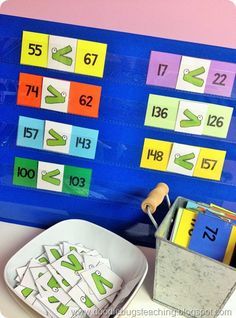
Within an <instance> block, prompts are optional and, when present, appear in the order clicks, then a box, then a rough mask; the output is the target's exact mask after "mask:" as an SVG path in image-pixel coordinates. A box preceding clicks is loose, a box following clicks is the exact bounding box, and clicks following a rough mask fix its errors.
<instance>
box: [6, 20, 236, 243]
mask: <svg viewBox="0 0 236 318" xmlns="http://www.w3.org/2000/svg"><path fill="white" fill-rule="evenodd" d="M23 30H27V31H32V32H39V33H46V34H52V35H58V36H65V37H70V38H77V39H85V40H90V41H97V42H102V43H107V45H108V47H107V56H106V62H105V70H104V77H103V78H96V77H92V76H84V75H78V74H74V73H68V72H64V71H58V70H51V69H46V68H39V67H33V66H25V65H20V50H21V40H22V31H23ZM152 50H154V51H161V52H169V53H174V54H179V55H188V56H192V57H198V58H203V59H212V60H219V61H224V62H231V63H236V54H235V50H233V49H228V48H220V47H214V46H209V45H202V44H196V43H188V42H182V41H173V40H168V39H161V38H154V37H148V36H142V35H134V34H129V33H122V32H115V31H107V30H99V29H94V28H88V27H80V26H73V25H67V24H60V23H54V22H46V21H38V20H32V19H25V18H19V17H11V16H5V15H0V111H1V114H0V115H1V116H0V145H1V148H0V168H1V169H0V219H1V220H5V221H9V222H15V223H20V224H26V225H32V226H39V227H44V228H46V227H48V226H50V225H52V224H54V223H55V222H58V221H60V220H63V219H68V218H82V219H86V220H89V221H92V222H95V223H97V224H100V225H102V226H104V227H107V228H109V229H111V230H113V231H115V232H117V233H119V234H121V235H123V236H124V237H126V238H128V239H130V240H132V241H133V242H136V243H140V244H145V245H151V246H154V242H155V239H154V228H153V226H152V225H150V221H149V219H148V217H147V215H145V214H143V213H142V212H141V210H140V204H141V201H142V200H143V199H144V198H145V197H146V195H147V194H148V192H149V191H150V190H151V189H152V188H153V187H154V186H155V185H156V184H157V183H158V182H161V181H162V182H166V183H167V184H168V185H169V187H170V198H171V201H172V202H173V201H174V199H175V198H176V197H177V196H178V195H181V196H184V197H187V198H191V199H193V200H196V201H201V202H204V201H205V202H210V201H212V202H214V203H216V204H219V205H222V206H223V207H225V208H229V209H234V210H236V169H235V167H236V124H235V123H236V121H235V110H234V113H233V118H232V121H231V126H230V129H229V134H228V137H227V139H225V140H224V139H219V138H213V137H206V136H197V135H191V134H184V133H177V132H174V131H168V130H164V129H157V128H150V127H144V119H145V113H146V108H147V101H148V96H149V94H160V95H164V96H170V97H177V98H181V99H189V100H195V101H203V102H210V103H215V104H219V105H226V106H231V107H235V104H236V81H235V85H234V88H233V91H232V95H231V97H220V96H213V95H207V94H198V93H192V92H186V91H180V90H176V89H172V88H164V87H157V86H148V85H146V77H147V70H148V64H149V57H150V53H151V51H152ZM20 72H24V73H30V74H35V75H42V76H46V77H52V78H57V79H62V80H68V81H75V82H81V83H88V84H95V85H101V86H102V95H101V102H100V111H99V117H98V118H97V119H96V118H87V117H81V116H76V115H72V114H65V113H59V112H53V111H50V110H44V109H36V108H35V109H34V108H30V107H22V106H17V105H16V93H17V87H18V78H19V73H20ZM19 116H25V117H31V118H36V119H39V120H50V121H56V122H61V123H65V124H69V125H73V126H79V127H84V128H90V129H95V130H98V131H99V136H98V143H97V149H96V155H95V158H94V159H89V158H80V157H77V156H70V155H67V154H61V153H54V152H48V151H44V150H39V149H32V148H28V147H24V146H23V145H21V146H20V145H19V146H16V140H17V130H18V120H19ZM144 138H153V139H161V140H166V141H171V142H178V143H183V144H189V145H194V146H201V147H209V148H215V149H220V150H226V151H227V156H226V161H225V165H224V170H223V174H222V177H221V180H220V181H210V180H207V179H199V178H195V177H188V176H184V175H178V174H175V173H168V172H159V171H153V170H147V169H142V168H140V159H141V153H142V147H143V142H144ZM20 139H21V138H20ZM19 142H20V143H22V142H23V141H22V140H21V141H19ZM37 145H39V144H37ZM35 148H36V147H35ZM16 156H18V157H23V158H29V159H34V160H40V161H48V162H53V163H58V164H63V165H70V166H75V167H81V168H89V169H92V182H91V188H90V195H89V197H88V198H82V197H79V196H73V195H69V194H63V193H56V192H49V191H44V190H38V189H30V188H24V187H19V186H14V185H13V183H12V178H13V167H14V158H15V157H16ZM91 157H92V155H91ZM166 212H167V207H166V205H165V204H164V205H163V206H162V208H161V209H160V210H159V212H158V215H157V221H158V223H160V221H161V220H162V218H163V216H164V215H165V213H166Z"/></svg>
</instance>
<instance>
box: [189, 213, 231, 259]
mask: <svg viewBox="0 0 236 318" xmlns="http://www.w3.org/2000/svg"><path fill="white" fill-rule="evenodd" d="M231 231H232V225H231V224H230V223H229V222H225V221H224V220H222V219H220V218H219V217H217V216H216V215H214V214H212V213H210V212H208V213H207V214H204V213H199V214H198V217H197V221H196V223H195V226H194V230H193V234H192V237H191V241H190V244H189V249H190V250H193V251H195V252H198V253H200V254H203V255H205V256H209V257H211V258H214V259H216V260H218V261H223V258H224V255H225V252H226V248H227V245H228V241H229V237H230V234H231Z"/></svg>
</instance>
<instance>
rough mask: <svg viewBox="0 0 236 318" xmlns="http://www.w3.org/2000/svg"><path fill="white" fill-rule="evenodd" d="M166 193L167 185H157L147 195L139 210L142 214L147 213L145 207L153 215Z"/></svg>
mask: <svg viewBox="0 0 236 318" xmlns="http://www.w3.org/2000/svg"><path fill="white" fill-rule="evenodd" d="M168 193H169V187H168V185H167V184H165V183H158V185H157V186H156V187H155V188H154V189H153V190H152V191H151V192H150V193H149V194H148V197H147V198H146V199H145V200H144V201H143V202H142V205H141V208H142V210H143V212H145V213H147V207H149V209H150V212H151V213H154V212H155V211H156V209H157V207H158V206H159V205H160V204H161V203H162V202H163V200H164V198H165V196H166V195H167V194H168Z"/></svg>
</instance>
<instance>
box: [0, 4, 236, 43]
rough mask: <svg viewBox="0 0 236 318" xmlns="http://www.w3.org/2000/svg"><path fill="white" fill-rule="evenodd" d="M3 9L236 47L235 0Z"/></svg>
mask: <svg viewBox="0 0 236 318" xmlns="http://www.w3.org/2000/svg"><path fill="white" fill-rule="evenodd" d="M0 13H3V14H10V15H19V16H24V17H30V18H37V19H43V20H53V21H58V22H66V23H72V24H78V25H84V26H92V27H99V28H105V29H112V30H121V31H127V32H131V33H140V34H147V35H153V36H159V37H165V38H172V39H178V40H186V41H191V42H199V43H207V44H212V45H219V46H226V47H232V48H236V31H235V30H236V6H235V5H234V4H233V3H232V2H230V1H229V0H116V1H115V0H113V1H112V0H92V1H89V0H8V1H7V2H5V3H4V4H3V5H2V7H1V8H0Z"/></svg>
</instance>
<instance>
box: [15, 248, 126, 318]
mask: <svg viewBox="0 0 236 318" xmlns="http://www.w3.org/2000/svg"><path fill="white" fill-rule="evenodd" d="M43 251H44V253H43V254H41V255H39V256H38V257H36V258H32V259H30V260H29V262H28V263H27V264H25V266H22V267H19V268H17V269H16V273H17V276H16V279H15V281H16V286H15V292H16V294H17V295H18V296H19V297H20V298H21V299H23V300H24V301H25V302H27V303H28V304H30V305H31V306H33V308H35V309H36V308H37V310H38V311H40V312H42V314H44V315H48V316H50V317H65V318H72V317H74V318H77V317H78V318H79V317H89V318H93V317H94V318H95V317H101V316H104V317H105V316H107V314H106V312H108V310H107V309H108V308H109V306H110V304H111V303H112V302H113V300H114V299H115V298H116V296H117V294H118V293H119V291H120V290H121V288H122V283H123V280H122V279H121V278H120V277H119V276H118V275H117V274H116V273H115V272H114V271H113V270H112V268H111V265H110V261H109V259H108V258H104V257H103V256H102V255H101V254H100V253H98V252H97V251H96V250H92V249H89V248H87V247H85V246H83V245H82V244H80V243H77V244H71V243H69V242H60V243H58V244H57V245H44V246H43Z"/></svg>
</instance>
